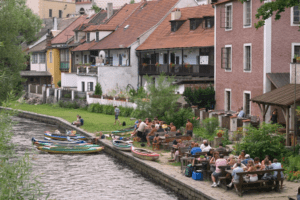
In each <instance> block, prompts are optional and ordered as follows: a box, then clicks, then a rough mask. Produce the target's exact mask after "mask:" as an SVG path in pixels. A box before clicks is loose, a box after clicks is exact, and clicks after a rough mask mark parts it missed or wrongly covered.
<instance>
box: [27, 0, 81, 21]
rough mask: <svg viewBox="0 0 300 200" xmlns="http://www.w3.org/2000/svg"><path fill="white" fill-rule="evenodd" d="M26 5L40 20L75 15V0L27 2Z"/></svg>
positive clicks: (36, 0)
mask: <svg viewBox="0 0 300 200" xmlns="http://www.w3.org/2000/svg"><path fill="white" fill-rule="evenodd" d="M26 5H27V6H28V7H29V8H30V9H31V10H32V11H33V12H34V13H35V14H37V15H38V16H39V17H40V18H41V19H44V18H52V17H57V18H65V17H67V15H68V14H75V10H76V5H75V0H27V2H26Z"/></svg>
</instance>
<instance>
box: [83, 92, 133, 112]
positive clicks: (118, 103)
mask: <svg viewBox="0 0 300 200" xmlns="http://www.w3.org/2000/svg"><path fill="white" fill-rule="evenodd" d="M86 101H87V103H88V104H91V103H99V104H103V105H114V106H122V107H129V108H134V109H135V108H136V107H137V105H136V104H135V103H131V102H124V101H115V100H108V99H100V98H90V96H89V95H87V98H86Z"/></svg>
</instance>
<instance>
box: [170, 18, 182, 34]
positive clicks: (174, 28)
mask: <svg viewBox="0 0 300 200" xmlns="http://www.w3.org/2000/svg"><path fill="white" fill-rule="evenodd" d="M170 22H171V31H172V32H176V31H177V30H178V29H179V28H180V26H182V24H183V23H184V22H185V20H174V21H170Z"/></svg>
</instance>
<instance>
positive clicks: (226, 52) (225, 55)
mask: <svg viewBox="0 0 300 200" xmlns="http://www.w3.org/2000/svg"><path fill="white" fill-rule="evenodd" d="M221 51H222V52H221V68H222V69H225V70H230V71H231V70H232V69H231V65H232V57H231V54H232V48H231V46H225V47H223V48H222V50H221Z"/></svg>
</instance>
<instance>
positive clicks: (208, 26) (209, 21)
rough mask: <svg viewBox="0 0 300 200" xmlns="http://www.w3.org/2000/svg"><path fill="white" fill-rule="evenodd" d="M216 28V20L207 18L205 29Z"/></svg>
mask: <svg viewBox="0 0 300 200" xmlns="http://www.w3.org/2000/svg"><path fill="white" fill-rule="evenodd" d="M213 26H214V18H213V17H207V18H205V28H212V27H213Z"/></svg>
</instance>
